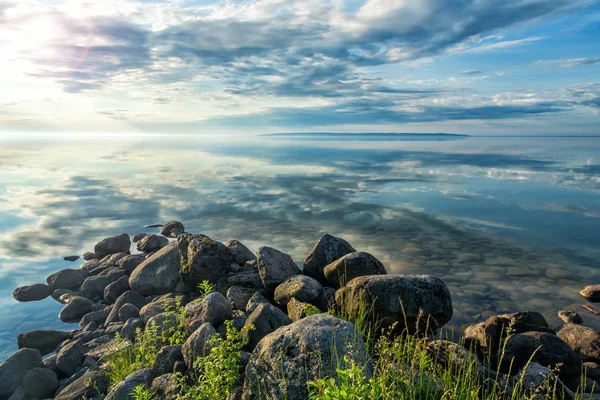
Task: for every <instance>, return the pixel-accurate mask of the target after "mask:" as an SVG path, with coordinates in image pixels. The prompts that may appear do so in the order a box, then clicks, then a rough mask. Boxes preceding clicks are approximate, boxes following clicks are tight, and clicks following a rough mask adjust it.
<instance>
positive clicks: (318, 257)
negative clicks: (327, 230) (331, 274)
mask: <svg viewBox="0 0 600 400" xmlns="http://www.w3.org/2000/svg"><path fill="white" fill-rule="evenodd" d="M355 251H356V250H355V249H354V248H353V247H352V246H350V244H349V243H348V242H346V241H345V240H344V239H342V238H338V237H335V236H331V235H329V234H326V235H323V236H322V237H321V239H319V241H318V242H317V243H316V244H315V246H314V247H313V249H312V251H311V252H310V254H309V255H308V256H307V257H306V258H305V259H304V267H303V269H302V273H303V274H304V275H307V276H310V277H312V278H314V279H316V280H318V281H319V282H320V283H322V284H324V285H329V282H328V281H327V279H326V278H325V274H324V272H323V270H324V269H325V267H326V266H327V265H329V264H331V263H332V262H334V261H335V260H338V259H340V258H342V257H343V256H345V255H346V254H348V253H353V252H355Z"/></svg>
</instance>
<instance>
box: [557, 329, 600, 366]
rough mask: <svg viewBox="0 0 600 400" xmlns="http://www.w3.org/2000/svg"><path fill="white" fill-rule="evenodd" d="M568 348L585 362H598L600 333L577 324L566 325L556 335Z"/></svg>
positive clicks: (599, 356)
mask: <svg viewBox="0 0 600 400" xmlns="http://www.w3.org/2000/svg"><path fill="white" fill-rule="evenodd" d="M556 334H557V335H558V337H559V338H561V339H562V340H563V341H564V342H565V343H567V344H568V345H569V347H570V348H572V349H573V350H575V351H576V352H578V353H579V354H581V356H582V357H583V358H584V360H586V361H600V333H598V331H596V330H595V329H592V328H588V327H586V326H582V325H577V324H566V325H565V326H563V327H562V328H561V329H560V330H559V331H558V332H557V333H556Z"/></svg>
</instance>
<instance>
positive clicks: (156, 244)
mask: <svg viewBox="0 0 600 400" xmlns="http://www.w3.org/2000/svg"><path fill="white" fill-rule="evenodd" d="M168 244H169V239H167V238H166V237H164V236H160V235H154V234H150V235H146V236H144V238H143V239H141V240H140V241H138V242H137V245H136V248H137V249H138V251H141V252H144V253H152V252H155V251H158V250H160V249H162V248H163V247H165V246H166V245H168Z"/></svg>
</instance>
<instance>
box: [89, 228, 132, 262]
mask: <svg viewBox="0 0 600 400" xmlns="http://www.w3.org/2000/svg"><path fill="white" fill-rule="evenodd" d="M130 246H131V240H129V235H127V234H126V233H123V234H121V235H117V236H112V237H109V238H106V239H104V240H102V241H101V242H98V243H97V244H96V246H94V253H95V254H96V256H97V258H100V259H102V258H104V257H106V256H107V255H109V254H115V253H121V252H123V253H127V252H128V251H129V247H130Z"/></svg>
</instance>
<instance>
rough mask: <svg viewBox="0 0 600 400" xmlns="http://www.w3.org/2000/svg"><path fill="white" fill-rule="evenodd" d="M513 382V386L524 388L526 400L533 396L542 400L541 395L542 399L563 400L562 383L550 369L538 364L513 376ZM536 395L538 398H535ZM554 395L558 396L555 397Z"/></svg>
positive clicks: (532, 363) (533, 363) (535, 363)
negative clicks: (556, 399) (559, 399)
mask: <svg viewBox="0 0 600 400" xmlns="http://www.w3.org/2000/svg"><path fill="white" fill-rule="evenodd" d="M575 379H579V378H575ZM511 381H512V384H513V386H516V385H519V386H520V387H521V388H522V390H523V391H524V392H525V395H526V396H527V397H526V398H530V397H529V396H531V395H533V396H534V397H532V398H533V399H540V397H539V396H540V395H541V396H543V397H542V398H563V393H562V389H564V387H563V385H562V382H560V380H559V379H558V377H557V376H556V375H555V374H554V373H553V372H552V371H551V370H550V369H548V368H546V367H544V366H543V365H540V364H538V363H537V362H531V363H529V364H528V365H527V366H526V367H525V368H523V369H522V370H521V371H520V373H519V374H517V375H515V376H513V377H512V379H511ZM552 392H554V393H552ZM536 394H537V396H538V397H535V396H536ZM552 394H554V395H558V396H557V397H553V396H552ZM565 398H568V397H565Z"/></svg>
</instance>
